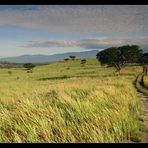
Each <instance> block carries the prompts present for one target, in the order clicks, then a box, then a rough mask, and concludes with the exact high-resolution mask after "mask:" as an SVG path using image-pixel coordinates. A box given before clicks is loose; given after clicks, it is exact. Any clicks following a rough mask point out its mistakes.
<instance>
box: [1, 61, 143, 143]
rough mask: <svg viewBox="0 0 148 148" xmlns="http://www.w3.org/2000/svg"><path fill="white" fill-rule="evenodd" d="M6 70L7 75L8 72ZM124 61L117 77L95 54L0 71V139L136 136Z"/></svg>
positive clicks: (132, 72) (135, 110) (133, 97)
mask: <svg viewBox="0 0 148 148" xmlns="http://www.w3.org/2000/svg"><path fill="white" fill-rule="evenodd" d="M8 71H11V72H12V74H9V73H8ZM140 72H141V68H140V67H138V66H132V67H130V66H126V67H124V68H123V71H122V75H121V76H116V75H115V73H114V69H113V68H106V67H101V66H100V64H99V63H98V61H97V60H96V59H87V62H86V65H85V66H81V65H80V59H78V60H75V61H68V62H64V61H61V62H56V63H54V64H50V65H46V66H37V67H35V68H34V70H33V73H26V71H25V70H24V69H21V68H13V69H1V70H0V142H125V141H128V140H139V139H140V137H141V134H140V125H139V121H138V117H139V112H140V111H139V110H140V107H141V102H140V100H139V98H138V97H137V94H136V90H135V88H134V87H133V84H132V83H133V81H134V79H135V78H136V76H137V74H138V73H140Z"/></svg>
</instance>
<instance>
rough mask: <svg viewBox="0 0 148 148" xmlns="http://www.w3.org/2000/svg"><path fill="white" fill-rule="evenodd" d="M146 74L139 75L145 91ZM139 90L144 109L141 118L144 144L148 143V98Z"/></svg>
mask: <svg viewBox="0 0 148 148" xmlns="http://www.w3.org/2000/svg"><path fill="white" fill-rule="evenodd" d="M145 74H146V73H142V74H140V75H138V77H139V78H140V81H139V84H140V86H141V87H143V89H146V87H145V86H143V79H144V76H145ZM136 81H138V78H137V79H136ZM136 88H137V92H138V96H139V98H141V101H142V104H143V107H142V114H141V117H140V119H141V120H140V122H141V125H142V132H143V139H142V142H144V143H148V96H147V95H146V94H144V92H142V91H141V90H140V92H139V89H138V87H137V86H136Z"/></svg>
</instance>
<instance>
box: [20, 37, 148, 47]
mask: <svg viewBox="0 0 148 148" xmlns="http://www.w3.org/2000/svg"><path fill="white" fill-rule="evenodd" d="M147 43H148V37H136V38H133V37H132V38H95V39H84V40H71V41H67V40H57V41H55V40H54V41H51V40H50V41H30V42H28V43H26V44H25V45H23V46H22V47H24V48H49V47H81V48H84V49H100V48H107V47H111V46H120V45H126V44H137V45H140V46H141V47H145V46H147Z"/></svg>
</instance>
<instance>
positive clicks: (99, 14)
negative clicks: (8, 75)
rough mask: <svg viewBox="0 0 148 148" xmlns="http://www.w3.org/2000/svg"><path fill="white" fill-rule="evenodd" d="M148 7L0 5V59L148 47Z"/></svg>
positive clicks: (145, 48)
mask: <svg viewBox="0 0 148 148" xmlns="http://www.w3.org/2000/svg"><path fill="white" fill-rule="evenodd" d="M147 26H148V6H147V5H139V6H136V5H130V6H128V5H124V6H122V5H115V6H114V5H105V6H103V5H98V6H97V5H94V6H93V5H90V6H89V5H84V6H82V5H73V6H68V5H65V6H64V5H61V6H58V5H46V6H44V5H22V6H19V5H0V45H1V46H0V57H10V56H18V55H23V54H47V55H51V54H56V53H64V52H78V51H86V50H100V49H104V48H107V47H110V46H120V45H125V44H138V45H140V47H141V48H143V49H144V50H145V51H147V47H148V27H147Z"/></svg>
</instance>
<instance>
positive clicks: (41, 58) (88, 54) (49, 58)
mask: <svg viewBox="0 0 148 148" xmlns="http://www.w3.org/2000/svg"><path fill="white" fill-rule="evenodd" d="M98 52H99V51H98V50H92V51H84V52H68V53H62V54H54V55H22V56H16V57H7V58H0V61H7V62H12V63H26V62H31V63H51V62H55V61H59V60H63V59H65V58H69V56H71V55H73V56H76V58H95V57H96V54H97V53H98Z"/></svg>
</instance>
